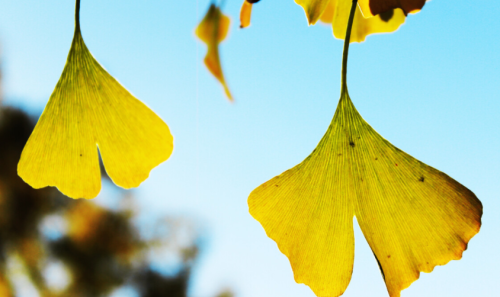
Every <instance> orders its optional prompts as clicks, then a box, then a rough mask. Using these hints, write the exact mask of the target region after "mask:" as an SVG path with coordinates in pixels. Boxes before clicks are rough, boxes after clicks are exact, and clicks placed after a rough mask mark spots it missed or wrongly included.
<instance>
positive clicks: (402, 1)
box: [359, 0, 426, 17]
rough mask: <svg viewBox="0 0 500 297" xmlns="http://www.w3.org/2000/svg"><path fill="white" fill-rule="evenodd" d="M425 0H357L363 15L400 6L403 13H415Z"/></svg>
mask: <svg viewBox="0 0 500 297" xmlns="http://www.w3.org/2000/svg"><path fill="white" fill-rule="evenodd" d="M425 1H426V0H359V7H360V8H361V11H362V12H363V15H364V16H365V17H372V16H374V15H377V14H380V13H383V12H386V11H389V10H392V9H394V8H401V9H402V10H403V12H404V13H405V14H408V13H416V12H418V11H420V10H421V9H422V7H424V5H425Z"/></svg>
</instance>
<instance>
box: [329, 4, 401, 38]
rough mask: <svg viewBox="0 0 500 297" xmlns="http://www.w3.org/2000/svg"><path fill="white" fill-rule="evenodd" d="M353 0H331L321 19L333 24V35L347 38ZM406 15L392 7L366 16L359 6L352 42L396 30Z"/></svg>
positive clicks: (353, 26) (355, 16)
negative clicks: (368, 16) (348, 20)
mask: <svg viewBox="0 0 500 297" xmlns="http://www.w3.org/2000/svg"><path fill="white" fill-rule="evenodd" d="M351 4H352V3H351V1H344V0H330V2H329V3H328V6H327V7H326V9H325V10H324V12H323V14H322V15H321V18H320V20H321V21H322V22H324V23H329V24H332V29H333V35H334V36H335V37H336V38H339V39H345V32H346V28H347V19H348V17H349V10H350V8H351ZM405 19H406V16H405V14H404V13H403V11H402V10H401V9H391V10H388V11H386V12H383V13H381V14H379V15H376V16H374V17H370V18H365V17H363V14H362V13H361V9H359V7H357V8H356V13H355V15H354V23H353V25H352V33H351V42H363V41H364V40H365V38H366V36H368V35H371V34H376V33H390V32H394V31H396V30H397V29H398V28H399V26H401V25H402V24H403V23H404V22H405Z"/></svg>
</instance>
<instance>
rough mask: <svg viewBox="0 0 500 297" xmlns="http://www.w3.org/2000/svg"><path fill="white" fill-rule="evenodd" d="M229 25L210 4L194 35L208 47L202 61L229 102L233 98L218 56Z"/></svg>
mask: <svg viewBox="0 0 500 297" xmlns="http://www.w3.org/2000/svg"><path fill="white" fill-rule="evenodd" d="M230 23H231V21H230V19H229V18H228V17H227V16H225V15H224V14H223V13H222V12H221V11H220V9H219V8H218V7H217V6H215V4H211V5H210V7H209V9H208V12H207V14H206V15H205V17H204V18H203V20H202V21H201V23H200V24H199V25H198V27H197V28H196V35H197V36H198V38H200V39H201V40H202V41H203V42H204V43H206V44H207V47H208V52H207V55H206V56H205V60H204V62H205V65H206V66H207V68H208V70H210V72H211V73H212V74H213V75H214V76H215V77H216V78H217V80H218V81H219V82H220V83H221V84H222V86H223V87H224V91H225V93H226V95H227V97H228V98H229V100H230V101H233V96H232V95H231V92H230V91H229V88H228V86H227V83H226V80H225V79H224V73H223V72H222V67H221V63H220V56H219V43H221V42H222V41H223V40H224V39H225V38H226V37H227V34H228V32H229V25H230Z"/></svg>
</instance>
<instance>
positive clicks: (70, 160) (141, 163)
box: [18, 1, 173, 198]
mask: <svg viewBox="0 0 500 297" xmlns="http://www.w3.org/2000/svg"><path fill="white" fill-rule="evenodd" d="M78 15H79V1H77V19H76V29H75V35H74V38H73V43H72V45H71V49H70V52H69V55H68V59H67V62H66V66H65V67H64V70H63V73H62V75H61V78H60V79H59V82H58V83H57V86H56V88H55V90H54V92H53V93H52V95H51V96H50V99H49V102H48V103H47V106H46V107H45V110H44V111H43V113H42V115H41V117H40V119H39V121H38V123H37V125H36V127H35V130H34V131H33V133H32V135H31V136H30V138H29V140H28V142H27V144H26V146H25V148H24V150H23V152H22V155H21V160H20V161H19V165H18V173H19V176H21V177H22V178H23V179H24V181H26V182H27V183H28V184H30V185H31V186H32V187H34V188H42V187H46V186H56V187H57V188H58V189H59V190H60V191H61V192H62V193H64V194H65V195H67V196H69V197H72V198H94V197H95V196H97V194H98V193H99V191H100V187H101V176H100V169H99V157H98V152H97V150H98V148H99V151H100V154H101V157H102V160H103V163H104V166H105V168H106V172H107V173H108V175H109V177H110V178H111V179H112V180H113V181H114V182H115V183H116V184H117V185H118V186H121V187H123V188H127V189H128V188H132V187H137V186H139V184H140V183H141V182H143V181H144V180H145V179H146V178H147V177H148V175H149V172H150V171H151V170H152V169H153V168H154V167H156V166H157V165H159V164H160V163H162V162H163V161H165V160H167V159H168V157H169V156H170V155H171V153H172V149H173V139H172V135H171V134H170V131H169V128H168V126H167V125H166V124H165V123H164V122H163V121H162V120H161V119H160V118H159V117H158V116H157V115H156V114H155V113H154V112H153V111H152V110H150V109H149V108H148V107H147V106H145V105H144V104H143V103H142V102H140V101H139V100H138V99H136V98H135V97H134V96H132V95H131V94H130V93H129V92H128V91H127V90H126V89H125V88H124V87H123V86H122V85H120V83H118V82H117V81H116V80H115V79H114V78H113V77H112V76H111V75H109V74H108V73H107V72H106V70H104V68H103V67H102V66H101V65H99V63H98V62H97V61H96V60H95V59H94V57H93V56H92V54H91V53H90V51H89V50H88V49H87V47H86V46H85V43H84V41H83V38H82V35H81V32H80V25H79V17H78Z"/></svg>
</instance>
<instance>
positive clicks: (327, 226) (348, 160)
mask: <svg viewBox="0 0 500 297" xmlns="http://www.w3.org/2000/svg"><path fill="white" fill-rule="evenodd" d="M248 205H249V209H250V213H251V215H252V216H253V217H254V218H255V219H256V220H258V221H259V222H260V223H261V224H262V226H263V227H264V229H265V231H266V233H267V235H268V236H269V237H270V238H272V239H273V240H274V241H276V243H277V244H278V247H279V249H280V250H281V252H283V253H284V254H285V255H286V256H287V257H288V259H289V260H290V263H291V265H292V268H293V271H294V276H295V280H296V281H297V282H298V283H305V284H306V285H308V286H309V287H311V289H312V290H313V291H314V292H315V293H316V295H317V296H330V297H333V296H340V295H341V294H342V293H343V292H344V291H345V289H346V288H347V285H348V283H349V281H350V278H351V273H352V268H353V260H354V233H353V217H354V216H356V218H357V221H358V223H359V225H360V227H361V230H362V231H363V234H364V235H365V238H366V239H367V240H368V243H369V245H370V247H371V249H372V250H373V253H374V255H375V256H376V258H377V261H378V263H379V265H380V268H381V270H382V273H383V275H384V279H385V282H386V285H387V289H388V291H389V294H390V296H391V297H397V296H400V291H401V290H403V289H405V288H407V287H408V286H409V285H410V284H411V283H412V282H413V281H415V280H416V279H418V277H419V274H420V272H421V271H423V272H431V271H432V270H433V268H434V267H435V266H436V265H444V264H446V263H448V262H449V261H450V260H457V259H460V258H461V257H462V252H463V251H464V250H465V249H466V247H467V243H468V242H469V240H470V239H471V238H472V237H473V236H474V235H475V234H476V233H477V232H478V231H479V228H480V225H481V215H482V205H481V202H480V201H479V200H478V199H477V198H476V196H475V195H474V194H473V193H472V192H471V191H470V190H468V189H467V188H465V187H464V186H462V185H461V184H460V183H458V182H457V181H455V180H453V179H452V178H450V177H449V176H448V175H446V174H444V173H443V172H440V171H438V170H436V169H434V168H432V167H430V166H428V165H426V164H424V163H422V162H420V161H418V160H416V159H415V158H413V157H411V156H410V155H408V154H406V153H405V152H403V151H401V150H399V149H398V148H396V147H394V146H393V145H392V144H391V143H389V142H388V141H387V140H385V139H384V138H383V137H382V136H380V135H379V134H378V133H377V132H376V131H375V130H374V129H373V128H372V127H371V126H370V125H369V124H368V123H367V122H365V121H364V119H363V118H362V117H361V115H360V114H359V113H358V112H357V110H356V108H355V107H354V105H353V104H352V101H351V99H350V98H349V95H348V93H347V87H344V88H343V91H342V95H341V98H340V101H339V104H338V107H337V111H336V112H335V115H334V117H333V120H332V122H331V124H330V127H329V128H328V130H327V132H326V134H325V136H324V137H323V139H322V140H321V141H320V143H319V144H318V146H317V148H316V149H315V150H314V151H313V153H312V154H311V155H310V156H309V157H307V158H306V159H305V160H304V161H303V162H302V163H300V164H299V165H297V166H295V167H294V168H292V169H290V170H288V171H286V172H284V173H282V174H281V175H279V176H277V177H275V178H273V179H271V180H270V181H268V182H266V183H264V184H263V185H261V186H260V187H258V188H257V189H255V190H254V191H253V192H252V193H251V194H250V197H249V198H248Z"/></svg>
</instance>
